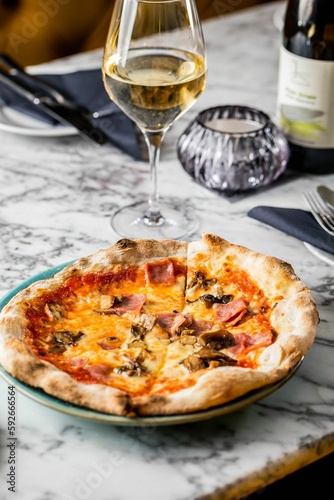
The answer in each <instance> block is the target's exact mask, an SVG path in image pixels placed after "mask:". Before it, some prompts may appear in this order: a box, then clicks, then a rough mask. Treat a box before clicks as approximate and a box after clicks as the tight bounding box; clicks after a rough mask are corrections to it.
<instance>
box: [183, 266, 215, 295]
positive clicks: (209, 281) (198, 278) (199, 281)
mask: <svg viewBox="0 0 334 500" xmlns="http://www.w3.org/2000/svg"><path fill="white" fill-rule="evenodd" d="M216 283H217V278H207V277H206V276H205V274H204V273H202V272H201V271H195V273H194V278H193V279H192V280H191V282H190V283H189V286H188V289H190V288H194V287H195V286H196V288H203V289H204V290H206V289H208V288H209V287H210V286H213V285H215V284H216Z"/></svg>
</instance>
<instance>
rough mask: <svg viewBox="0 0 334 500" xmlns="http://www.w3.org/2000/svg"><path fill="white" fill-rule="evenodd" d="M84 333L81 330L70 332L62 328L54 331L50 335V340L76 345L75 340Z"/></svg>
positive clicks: (56, 342)
mask: <svg viewBox="0 0 334 500" xmlns="http://www.w3.org/2000/svg"><path fill="white" fill-rule="evenodd" d="M84 335H85V334H84V333H82V332H70V331H68V330H62V331H58V332H54V334H53V335H52V340H53V342H54V343H55V344H63V345H66V346H73V345H77V342H78V340H79V339H81V337H83V336H84Z"/></svg>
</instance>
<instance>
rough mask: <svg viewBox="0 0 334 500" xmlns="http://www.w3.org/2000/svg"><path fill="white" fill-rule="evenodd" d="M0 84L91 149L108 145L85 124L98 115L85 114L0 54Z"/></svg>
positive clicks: (70, 101)
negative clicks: (74, 131) (89, 144)
mask: <svg viewBox="0 0 334 500" xmlns="http://www.w3.org/2000/svg"><path fill="white" fill-rule="evenodd" d="M0 81H1V82H3V83H4V84H6V85H7V86H8V87H10V88H11V89H12V90H14V91H15V92H16V93H17V94H19V95H20V96H22V97H24V98H25V99H27V100H28V101H29V102H31V103H32V104H34V105H35V106H37V107H38V109H40V110H41V111H43V112H44V113H46V114H47V115H49V116H51V117H52V118H53V119H55V120H57V121H58V122H60V123H62V124H64V125H70V126H72V127H75V128H76V129H77V130H78V133H79V134H80V135H81V136H82V137H83V138H84V139H86V140H88V141H90V142H92V143H94V144H95V145H102V144H105V143H106V142H107V141H108V138H107V137H106V135H105V134H104V132H103V131H102V130H101V129H100V128H99V127H97V126H96V125H95V124H93V123H91V122H90V121H89V118H98V117H99V116H100V115H99V113H98V112H96V113H92V114H90V113H88V111H87V110H86V109H84V108H82V107H81V106H78V105H77V104H76V103H75V102H74V101H72V100H70V99H68V98H67V97H65V96H64V95H63V94H62V93H61V92H59V91H58V90H57V89H55V88H54V87H52V86H51V85H49V84H48V83H46V82H44V81H43V80H41V79H40V78H39V77H37V76H35V75H31V74H29V73H27V72H26V71H25V70H24V69H23V68H22V67H21V66H19V65H18V64H17V63H16V62H15V61H14V60H13V59H11V58H10V57H8V56H7V55H5V54H0Z"/></svg>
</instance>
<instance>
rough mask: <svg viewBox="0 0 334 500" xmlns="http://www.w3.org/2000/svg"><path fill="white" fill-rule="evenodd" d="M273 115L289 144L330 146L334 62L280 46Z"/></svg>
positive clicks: (333, 126) (333, 125)
mask: <svg viewBox="0 0 334 500" xmlns="http://www.w3.org/2000/svg"><path fill="white" fill-rule="evenodd" d="M277 116H278V120H279V123H280V125H281V127H282V128H283V130H284V131H285V133H286V135H287V138H288V140H289V141H290V142H291V143H293V144H296V145H298V146H305V147H309V148H334V61H319V60H315V59H308V58H305V57H300V56H297V55H295V54H292V53H291V52H289V51H288V50H286V49H285V48H284V47H281V52H280V65H279V78H278V97H277Z"/></svg>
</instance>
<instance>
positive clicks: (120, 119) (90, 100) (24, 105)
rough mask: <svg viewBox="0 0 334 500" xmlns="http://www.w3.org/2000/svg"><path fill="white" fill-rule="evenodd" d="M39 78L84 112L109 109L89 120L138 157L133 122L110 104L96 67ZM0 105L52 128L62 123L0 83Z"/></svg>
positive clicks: (111, 140)
mask: <svg viewBox="0 0 334 500" xmlns="http://www.w3.org/2000/svg"><path fill="white" fill-rule="evenodd" d="M38 77H39V78H40V79H41V80H44V81H45V82H47V83H50V84H51V85H52V86H53V87H55V88H56V89H57V90H59V91H60V92H61V93H63V94H64V95H65V96H66V97H67V98H69V99H72V100H73V101H75V102H76V103H77V104H80V105H81V106H83V107H84V108H85V109H87V111H88V112H93V111H101V110H105V109H110V110H111V111H112V114H110V115H109V114H108V115H107V116H101V117H99V118H94V119H92V120H91V121H92V123H93V124H94V125H96V126H98V127H100V128H101V129H102V130H103V132H104V133H105V134H106V136H107V137H108V138H109V140H110V143H111V144H113V145H114V146H117V147H118V148H120V149H122V150H123V151H125V152H126V153H128V154H129V155H131V156H132V157H133V158H135V159H137V160H141V159H142V155H141V152H140V146H139V142H138V137H137V130H136V127H135V125H134V123H133V122H132V121H131V120H130V119H129V118H128V117H127V116H126V115H125V114H124V113H123V112H122V111H121V110H120V109H119V108H118V107H117V106H116V105H115V104H114V103H113V102H111V101H110V98H109V96H108V94H107V92H106V90H105V88H104V85H103V81H102V74H101V70H100V69H94V70H85V71H77V72H75V73H66V74H59V75H58V74H55V75H38ZM0 106H9V107H11V108H12V109H15V110H17V111H20V112H21V113H25V114H27V115H30V116H32V117H34V118H37V119H39V120H41V121H44V122H45V123H49V124H51V125H53V126H54V127H63V126H64V125H62V124H60V123H58V122H57V121H55V120H53V118H52V117H50V116H48V115H47V114H45V113H43V111H40V110H39V109H38V108H37V106H34V105H33V104H31V103H30V102H29V101H27V100H26V99H24V97H21V96H19V95H18V94H17V93H16V92H14V91H13V90H11V89H10V88H9V87H8V86H7V85H5V84H4V83H2V82H0Z"/></svg>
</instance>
